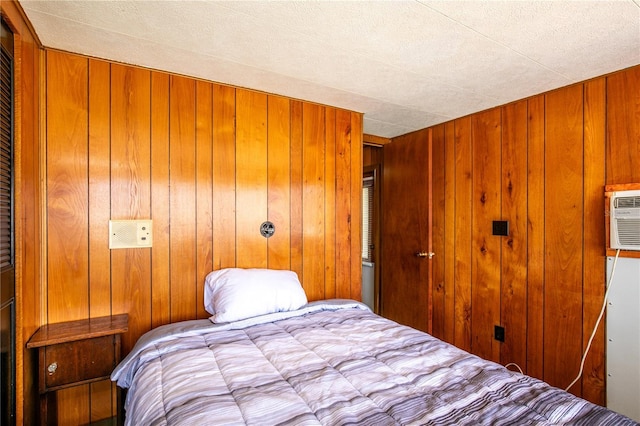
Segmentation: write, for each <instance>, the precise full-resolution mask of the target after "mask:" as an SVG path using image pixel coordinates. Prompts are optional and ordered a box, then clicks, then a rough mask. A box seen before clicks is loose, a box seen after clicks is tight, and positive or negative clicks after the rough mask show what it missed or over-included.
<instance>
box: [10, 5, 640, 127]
mask: <svg viewBox="0 0 640 426" xmlns="http://www.w3.org/2000/svg"><path fill="white" fill-rule="evenodd" d="M20 4H21V5H22V7H23V9H24V10H25V13H26V14H27V16H28V18H29V19H30V21H31V22H32V24H33V26H34V28H35V30H36V33H37V34H38V36H39V38H40V40H41V41H42V43H43V44H44V45H45V46H46V47H50V48H56V49H62V50H66V51H70V52H76V53H81V54H86V55H91V56H93V57H98V58H104V59H108V60H113V61H118V62H124V63H128V64H134V65H140V66H144V67H150V68H155V69H159V70H164V71H170V72H175V73H180V74H185V75H189V76H194V77H199V78H203V79H207V80H212V81H217V82H221V83H227V84H231V85H235V86H241V87H246V88H251V89H257V90H261V91H266V92H269V93H276V94H281V95H285V96H289V97H293V98H298V99H303V100H309V101H314V102H319V103H323V104H327V105H333V106H338V107H342V108H347V109H351V110H355V111H359V112H363V113H364V131H365V133H368V134H373V135H377V136H383V137H394V136H398V135H401V134H404V133H408V132H410V131H413V130H417V129H421V128H424V127H428V126H430V125H433V124H437V123H441V122H444V121H447V120H450V119H453V118H457V117H461V116H463V115H467V114H470V113H473V112H477V111H480V110H483V109H487V108H490V107H493V106H496V105H501V104H504V103H507V102H510V101H514V100H517V99H521V98H524V97H527V96H530V95H534V94H537V93H541V92H544V91H547V90H551V89H554V88H557V87H561V86H565V85H568V84H570V83H573V82H578V81H581V80H585V79H588V78H591V77H596V76H599V75H602V74H606V73H609V72H612V71H616V70H619V69H623V68H627V67H629V66H632V65H637V64H640V0H592V1H575V0H547V1H513V0H511V1H479V0H476V1H461V0H449V1H447V0H406V1H402V0H396V1H367V0H362V1H166V0H165V1H160V0H157V1H141V0H135V1H134V0H126V1H115V0H112V1H88V0H84V1H82V0H72V1H58V0H49V1H36V0H20Z"/></svg>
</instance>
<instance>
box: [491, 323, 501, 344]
mask: <svg viewBox="0 0 640 426" xmlns="http://www.w3.org/2000/svg"><path fill="white" fill-rule="evenodd" d="M493 337H494V339H496V340H497V341H498V342H504V327H500V326H499V325H496V326H494V327H493Z"/></svg>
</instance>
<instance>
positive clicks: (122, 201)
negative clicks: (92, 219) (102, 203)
mask: <svg viewBox="0 0 640 426" xmlns="http://www.w3.org/2000/svg"><path fill="white" fill-rule="evenodd" d="M150 77H151V76H150V72H149V71H145V70H142V69H138V68H134V67H126V66H123V65H115V64H114V65H112V67H111V80H112V83H113V84H112V85H111V120H112V126H111V127H112V128H111V134H112V137H111V157H110V158H111V219H147V218H149V217H150V215H151V211H150V197H151V195H150V185H149V183H150V169H151V166H150V161H151V151H150V147H151V143H150V139H151V136H150V128H151V126H150V114H149V110H150V99H151V95H150ZM99 158H101V157H100V156H99V155H97V156H96V159H99ZM103 179H104V178H103ZM95 226H96V227H97V229H101V230H102V231H103V232H104V231H105V230H106V229H108V224H107V223H100V224H96V225H95ZM111 262H112V263H111V273H112V285H113V287H112V291H113V295H112V305H113V313H114V314H120V313H129V314H130V315H131V316H132V317H134V318H136V321H133V322H132V323H131V324H130V325H129V330H130V331H131V332H130V333H127V334H125V335H124V337H123V339H122V347H123V350H124V351H125V353H126V352H128V351H129V350H130V349H131V348H132V347H133V345H134V344H135V340H136V336H139V335H140V334H142V333H144V332H145V331H146V330H148V329H149V328H150V326H151V251H150V250H149V249H119V250H112V251H111ZM104 302H108V300H106V301H103V303H104Z"/></svg>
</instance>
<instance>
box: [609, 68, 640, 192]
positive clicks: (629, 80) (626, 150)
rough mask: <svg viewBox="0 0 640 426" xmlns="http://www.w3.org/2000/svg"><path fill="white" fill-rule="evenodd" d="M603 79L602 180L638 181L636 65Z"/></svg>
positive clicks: (639, 79) (639, 71)
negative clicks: (604, 144) (604, 175)
mask: <svg viewBox="0 0 640 426" xmlns="http://www.w3.org/2000/svg"><path fill="white" fill-rule="evenodd" d="M606 80H607V83H606V91H607V94H606V99H607V100H606V102H607V103H606V105H607V109H606V114H607V116H606V117H607V118H606V124H607V125H606V129H607V140H606V144H607V145H606V146H607V149H606V156H605V159H606V183H607V184H608V185H611V184H623V183H635V182H640V167H639V166H638V165H639V164H640V137H638V135H639V134H640V66H635V67H633V68H629V69H627V70H624V71H620V72H618V73H615V74H612V75H609V76H607V77H606Z"/></svg>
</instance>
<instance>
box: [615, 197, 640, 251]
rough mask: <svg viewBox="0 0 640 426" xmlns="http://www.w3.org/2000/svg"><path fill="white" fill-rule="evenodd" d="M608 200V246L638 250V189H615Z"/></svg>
mask: <svg viewBox="0 0 640 426" xmlns="http://www.w3.org/2000/svg"><path fill="white" fill-rule="evenodd" d="M610 200H611V201H610V203H611V204H610V206H609V208H610V210H609V220H610V222H609V230H610V240H609V245H610V246H611V247H610V248H612V249H614V250H615V249H620V250H640V190H631V191H617V192H614V193H612V194H611V197H610Z"/></svg>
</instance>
